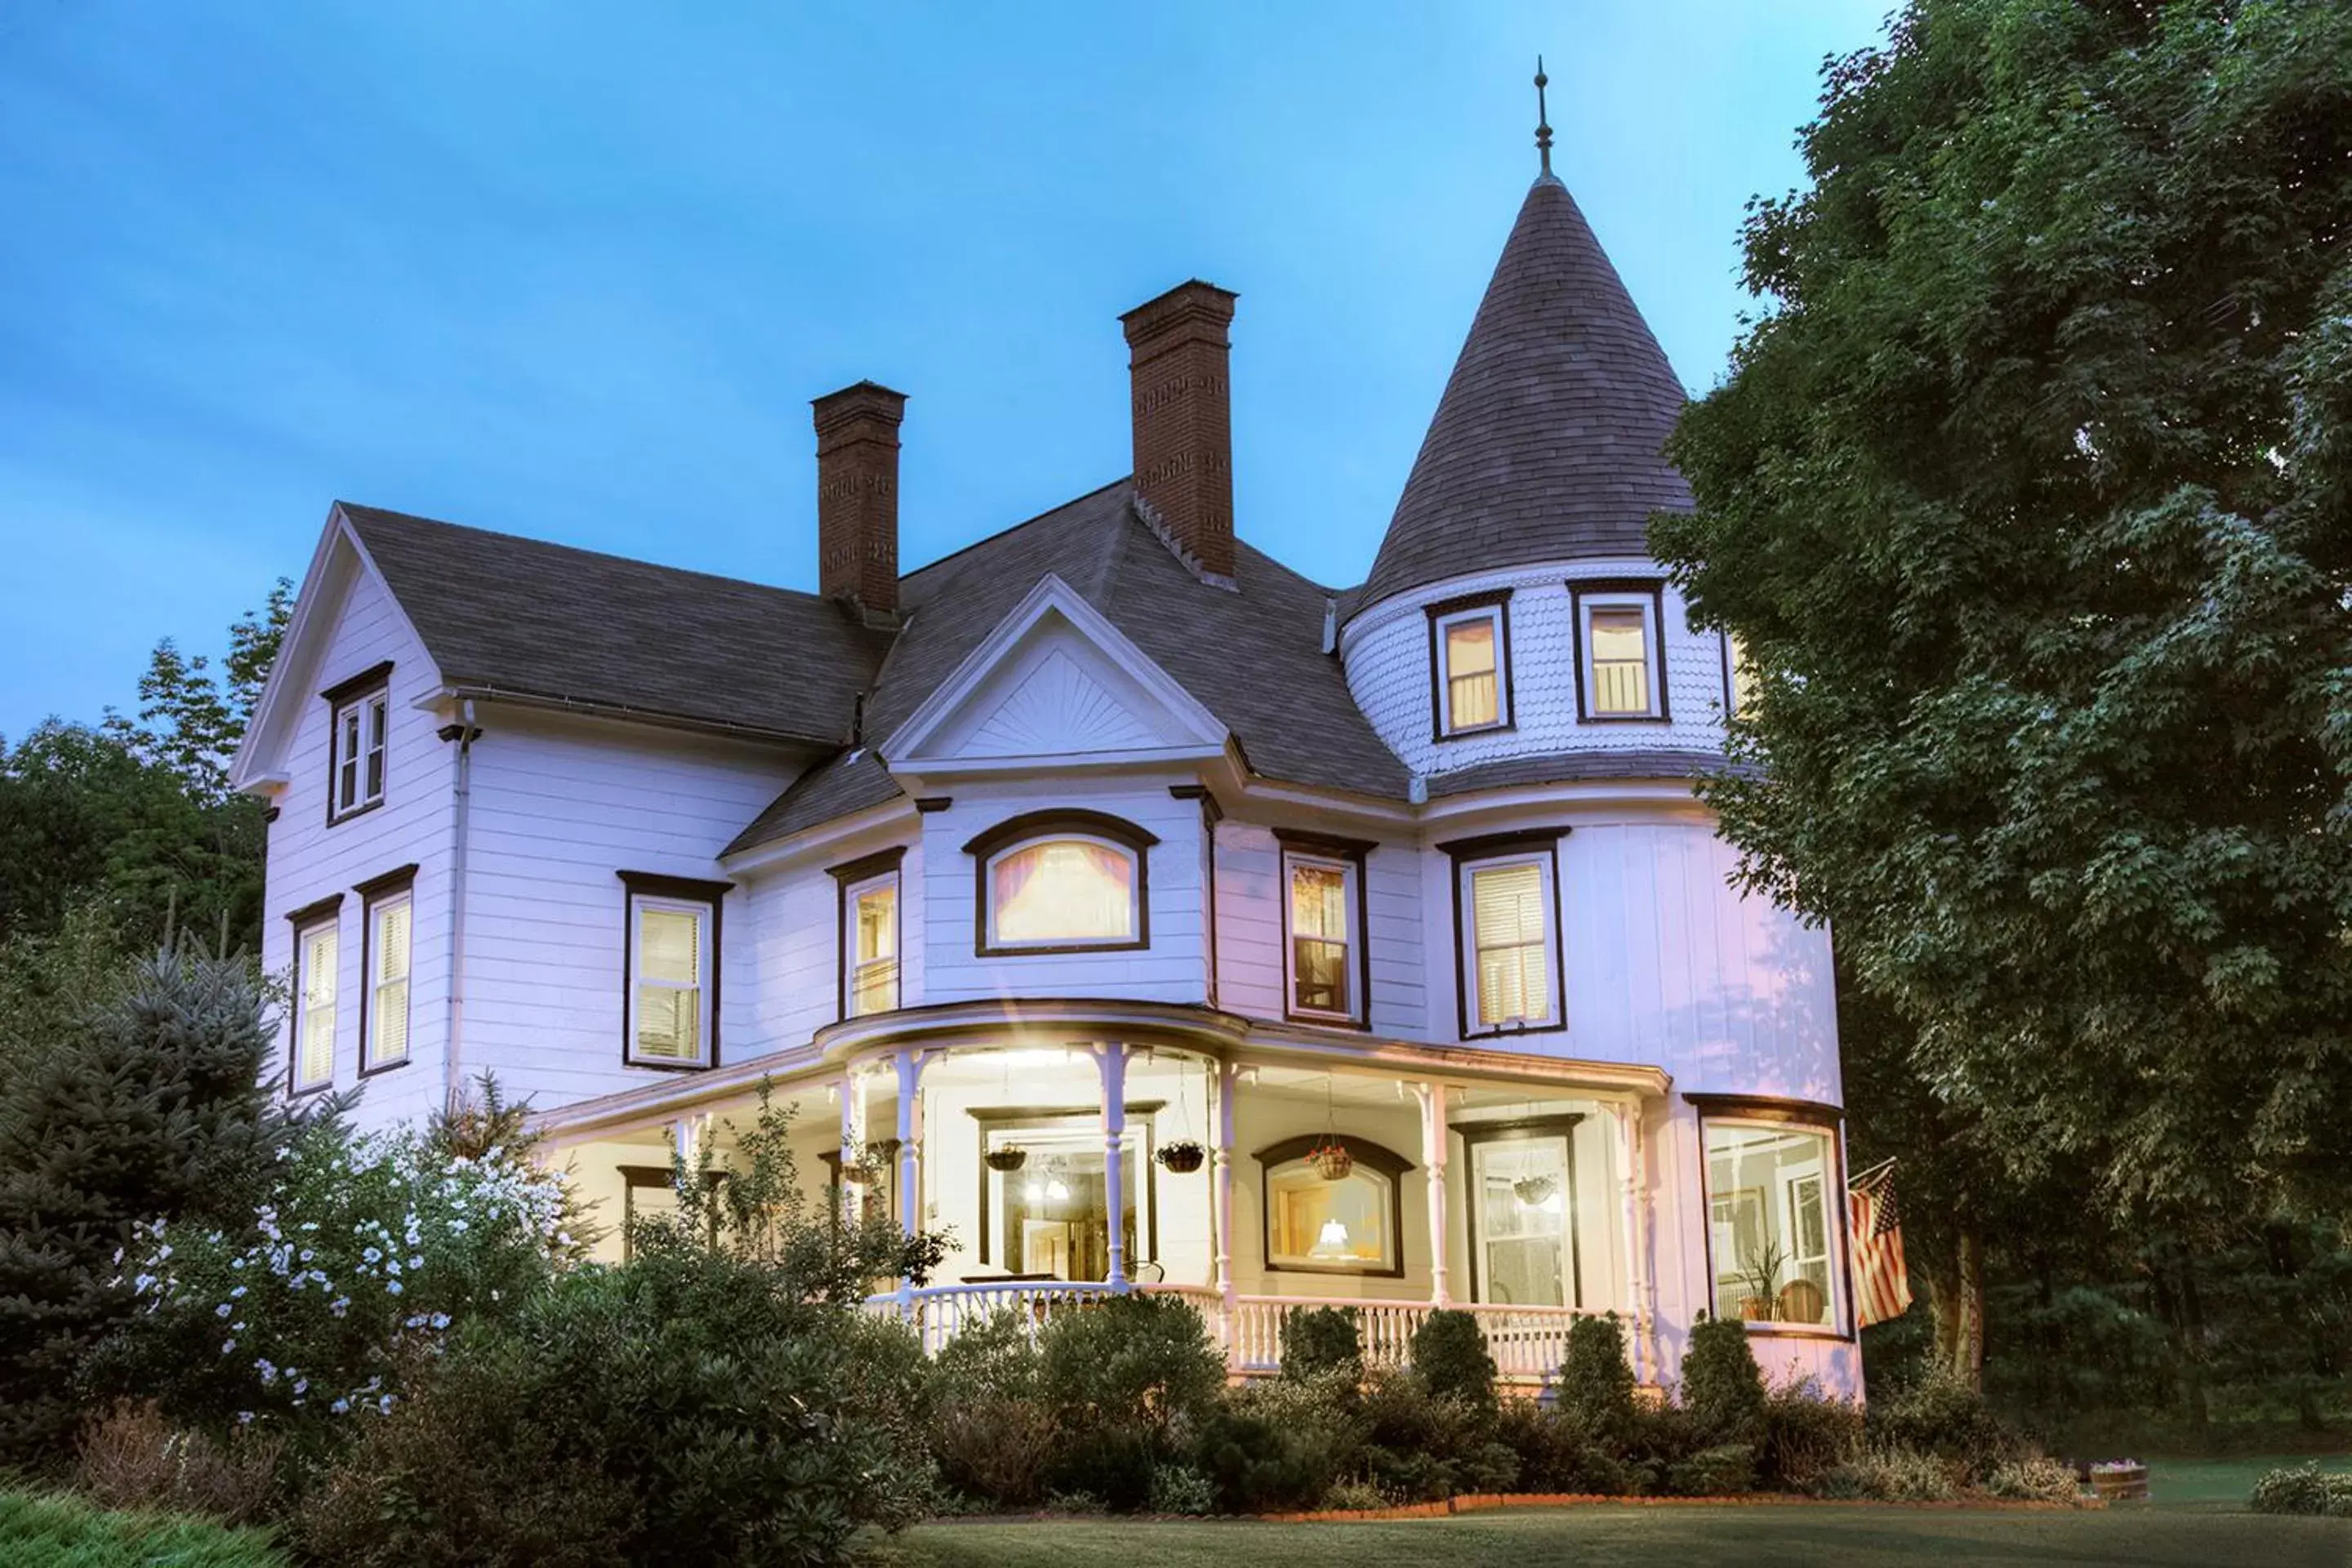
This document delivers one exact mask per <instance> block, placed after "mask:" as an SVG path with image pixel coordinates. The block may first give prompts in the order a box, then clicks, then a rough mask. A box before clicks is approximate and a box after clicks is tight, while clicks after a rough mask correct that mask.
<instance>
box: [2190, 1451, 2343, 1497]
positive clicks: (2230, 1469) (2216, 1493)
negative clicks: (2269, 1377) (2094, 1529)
mask: <svg viewBox="0 0 2352 1568" xmlns="http://www.w3.org/2000/svg"><path fill="white" fill-rule="evenodd" d="M2313 1460H2314V1456H2312V1455H2308V1454H2273V1455H2272V1456H2270V1457H2269V1458H2242V1459H2150V1460H2149V1461H2148V1462H2147V1491H2148V1496H2150V1497H2151V1498H2154V1499H2155V1500H2157V1501H2158V1502H2235V1503H2242V1502H2244V1501H2245V1500H2246V1499H2247V1498H2248V1497H2249V1496H2250V1495H2251V1494H2252V1491H2253V1489H2254V1483H2255V1482H2256V1481H2258V1480H2260V1479H2263V1477H2264V1476H2266V1475H2268V1474H2269V1473H2270V1472H2271V1471H2273V1470H2278V1469H2287V1468H2293V1467H2294V1466H2296V1465H2305V1464H2310V1463H2312V1462H2313ZM2317 1463H2318V1465H2319V1468H2321V1469H2323V1470H2338V1471H2341V1470H2352V1455H2345V1454H2336V1455H2330V1456H2320V1457H2318V1458H2317Z"/></svg>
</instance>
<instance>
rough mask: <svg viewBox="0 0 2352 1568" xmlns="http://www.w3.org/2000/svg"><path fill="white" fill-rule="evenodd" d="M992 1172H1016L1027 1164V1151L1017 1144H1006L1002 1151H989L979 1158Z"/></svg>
mask: <svg viewBox="0 0 2352 1568" xmlns="http://www.w3.org/2000/svg"><path fill="white" fill-rule="evenodd" d="M981 1158H982V1159H983V1160H985V1161H987V1162H988V1168H989V1169H990V1170H992V1171H1017V1170H1019V1169H1020V1168H1021V1167H1022V1166H1024V1165H1025V1164H1027V1163H1029V1151H1028V1150H1026V1149H1024V1148H1023V1147H1021V1145H1020V1144H1018V1143H1008V1144H1006V1145H1005V1146H1004V1147H1003V1148H1002V1149H991V1150H990V1151H989V1152H987V1153H985V1154H982V1156H981Z"/></svg>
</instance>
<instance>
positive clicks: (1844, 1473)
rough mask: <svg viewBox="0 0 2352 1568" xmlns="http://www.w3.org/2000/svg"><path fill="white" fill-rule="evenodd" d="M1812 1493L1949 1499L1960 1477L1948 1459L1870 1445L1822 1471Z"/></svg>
mask: <svg viewBox="0 0 2352 1568" xmlns="http://www.w3.org/2000/svg"><path fill="white" fill-rule="evenodd" d="M1813 1493H1814V1495H1815V1496H1817V1497H1825V1498H1867V1499H1873V1500H1877V1501H1881V1502H1948V1501H1949V1500H1952V1499H1954V1498H1956V1497H1958V1496H1959V1495H1960V1477H1959V1475H1958V1473H1957V1468H1956V1467H1955V1466H1954V1465H1953V1464H1952V1463H1951V1462H1950V1461H1948V1460H1945V1459H1939V1458H1937V1457H1936V1456H1935V1455H1933V1454H1923V1453H1920V1452H1918V1451H1916V1450H1915V1449H1909V1448H1885V1447H1870V1448H1865V1449H1864V1450H1863V1451H1862V1452H1861V1453H1860V1454H1858V1455H1856V1456H1855V1457H1854V1458H1851V1459H1848V1460H1846V1461H1845V1462H1844V1463H1843V1464H1839V1465H1832V1467H1830V1468H1828V1469H1826V1470H1824V1471H1822V1474H1821V1476H1820V1478H1819V1479H1817V1480H1816V1481H1815V1482H1814V1483H1813Z"/></svg>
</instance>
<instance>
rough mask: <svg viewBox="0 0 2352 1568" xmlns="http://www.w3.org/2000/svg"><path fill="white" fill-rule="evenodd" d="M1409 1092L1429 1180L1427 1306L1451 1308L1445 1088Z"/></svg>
mask: <svg viewBox="0 0 2352 1568" xmlns="http://www.w3.org/2000/svg"><path fill="white" fill-rule="evenodd" d="M1412 1092H1413V1098H1415V1099H1416V1100H1420V1101H1421V1164H1422V1169H1423V1171H1425V1172H1426V1173H1428V1178H1429V1180H1428V1188H1429V1303H1430V1305H1431V1306H1433V1307H1450V1306H1452V1305H1453V1304H1454V1271H1453V1269H1452V1268H1451V1267H1450V1265H1449V1264H1448V1262H1447V1255H1448V1254H1449V1253H1450V1252H1451V1251H1452V1247H1451V1246H1450V1245H1449V1236H1448V1230H1447V1221H1446V1207H1445V1167H1446V1163H1447V1161H1446V1155H1447V1153H1448V1152H1449V1149H1448V1145H1449V1144H1450V1143H1451V1142H1452V1139H1451V1138H1450V1137H1449V1136H1448V1134H1447V1132H1446V1127H1445V1086H1444V1084H1442V1083H1417V1084H1414V1085H1413V1086H1412ZM1398 1240H1399V1241H1400V1243H1402V1240H1403V1238H1402V1237H1399V1238H1398Z"/></svg>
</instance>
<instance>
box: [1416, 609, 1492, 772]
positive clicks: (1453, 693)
mask: <svg viewBox="0 0 2352 1568" xmlns="http://www.w3.org/2000/svg"><path fill="white" fill-rule="evenodd" d="M1429 637H1430V650H1429V658H1430V669H1431V677H1432V682H1433V686H1434V688H1435V690H1434V699H1435V701H1436V705H1437V735H1438V738H1439V739H1440V740H1443V739H1444V738H1445V737H1447V736H1449V735H1468V734H1475V733H1476V732H1478V731H1483V730H1507V729H1509V728H1510V727H1511V683H1510V666H1509V662H1508V661H1509V658H1510V649H1509V647H1508V646H1507V645H1508V643H1509V640H1510V612H1509V609H1508V607H1507V599H1506V598H1487V599H1485V600H1481V601H1478V602H1475V603H1471V604H1461V603H1459V602H1455V603H1452V604H1446V605H1433V606H1432V608H1431V610H1430V621H1429Z"/></svg>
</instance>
